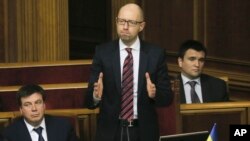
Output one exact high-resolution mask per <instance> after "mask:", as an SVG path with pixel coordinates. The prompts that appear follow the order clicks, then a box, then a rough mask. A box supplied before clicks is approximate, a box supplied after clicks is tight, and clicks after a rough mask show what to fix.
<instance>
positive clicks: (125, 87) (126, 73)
mask: <svg viewBox="0 0 250 141" xmlns="http://www.w3.org/2000/svg"><path fill="white" fill-rule="evenodd" d="M126 51H127V52H128V55H127V57H126V58H125V61H124V64H123V72H122V98H121V114H120V117H121V119H124V120H131V119H133V114H134V113H133V80H134V76H133V55H132V52H131V51H132V49H131V48H126Z"/></svg>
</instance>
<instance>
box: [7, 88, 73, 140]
mask: <svg viewBox="0 0 250 141" xmlns="http://www.w3.org/2000/svg"><path fill="white" fill-rule="evenodd" d="M45 99H46V95H45V91H44V90H43V88H42V87H40V86H39V85H33V84H32V85H26V86H23V87H21V88H20V89H19V91H18V93H17V102H18V104H19V110H20V113H21V115H22V116H21V117H19V118H17V119H15V121H14V122H13V123H11V124H10V125H9V126H8V127H7V128H6V129H4V131H3V137H4V138H5V139H7V140H8V141H77V137H76V133H75V131H74V128H73V126H72V125H71V123H70V122H69V121H68V120H67V119H65V118H60V117H54V116H49V115H44V113H45Z"/></svg>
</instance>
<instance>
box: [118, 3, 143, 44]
mask: <svg viewBox="0 0 250 141" xmlns="http://www.w3.org/2000/svg"><path fill="white" fill-rule="evenodd" d="M133 23H134V24H133ZM144 26H145V22H142V17H141V15H140V12H139V10H138V9H137V8H135V7H123V8H122V9H121V10H120V11H119V14H118V17H117V19H116V29H117V34H118V36H119V37H120V39H121V40H122V41H123V43H124V44H126V45H128V46H129V45H131V44H133V43H134V41H135V40H136V37H137V35H138V34H139V32H141V31H142V30H143V28H144Z"/></svg>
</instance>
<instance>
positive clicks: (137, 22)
mask: <svg viewBox="0 0 250 141" xmlns="http://www.w3.org/2000/svg"><path fill="white" fill-rule="evenodd" d="M116 22H117V24H119V25H125V24H126V23H127V24H128V26H132V27H135V26H137V25H138V24H141V23H143V21H141V22H139V21H134V20H125V19H120V18H118V17H117V18H116Z"/></svg>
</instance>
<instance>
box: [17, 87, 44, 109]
mask: <svg viewBox="0 0 250 141" xmlns="http://www.w3.org/2000/svg"><path fill="white" fill-rule="evenodd" d="M33 93H39V94H41V95H42V98H43V101H45V99H46V94H45V91H44V89H43V88H42V87H41V86H39V85H36V84H28V85H25V86H22V87H21V88H20V89H19V90H18V92H17V96H16V98H17V102H18V105H19V106H21V105H22V102H21V98H23V97H27V96H30V95H32V94H33Z"/></svg>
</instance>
